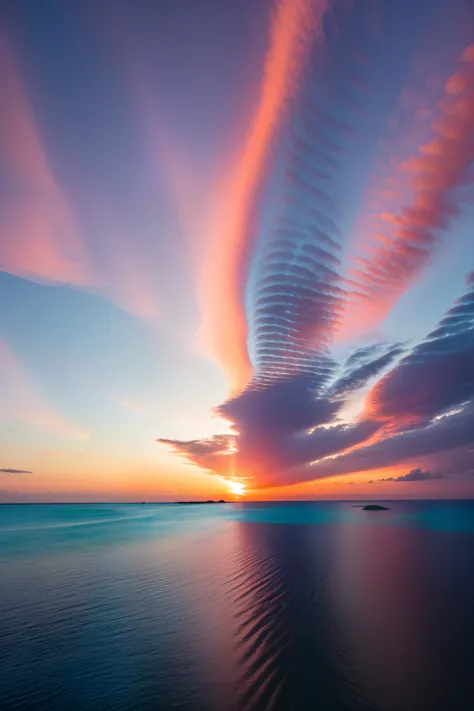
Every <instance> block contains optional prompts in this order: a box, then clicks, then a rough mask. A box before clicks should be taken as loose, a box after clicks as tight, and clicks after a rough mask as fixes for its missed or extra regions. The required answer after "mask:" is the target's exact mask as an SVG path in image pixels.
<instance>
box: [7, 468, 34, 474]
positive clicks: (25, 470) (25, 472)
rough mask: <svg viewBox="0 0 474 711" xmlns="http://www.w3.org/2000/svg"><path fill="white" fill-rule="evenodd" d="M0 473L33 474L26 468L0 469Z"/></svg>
mask: <svg viewBox="0 0 474 711" xmlns="http://www.w3.org/2000/svg"><path fill="white" fill-rule="evenodd" d="M0 474H33V472H32V471H29V470H28V469H0Z"/></svg>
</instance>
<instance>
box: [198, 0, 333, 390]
mask: <svg viewBox="0 0 474 711" xmlns="http://www.w3.org/2000/svg"><path fill="white" fill-rule="evenodd" d="M327 7H328V3H327V2H326V0H316V1H313V0H288V1H287V2H279V3H278V4H277V5H276V10H275V13H274V16H273V18H272V23H271V28H270V37H269V47H268V51H267V55H266V58H265V65H264V69H263V77H262V82H261V86H260V92H259V98H258V101H257V106H256V109H255V113H254V115H253V117H252V119H251V121H250V127H249V130H248V137H247V139H246V141H245V144H244V146H243V148H242V150H241V151H239V157H238V159H237V160H236V162H235V165H233V166H232V167H231V169H230V171H229V173H228V176H226V178H225V180H224V181H223V183H222V184H221V185H220V186H219V188H218V189H217V190H216V191H215V192H216V198H215V204H216V205H217V206H218V209H217V210H216V211H215V213H214V214H213V216H212V218H211V225H210V233H211V245H210V247H211V251H212V253H211V256H210V258H209V260H208V261H207V265H206V269H205V273H204V274H203V279H202V284H203V289H202V291H201V311H202V319H203V323H202V338H203V340H204V341H205V343H206V344H207V346H208V347H209V348H210V350H211V352H212V353H213V354H214V356H215V357H216V359H217V360H218V362H219V363H220V364H221V365H222V367H223V369H224V370H225V372H226V374H227V377H228V379H229V383H230V387H231V390H232V391H233V392H236V391H238V390H240V389H242V388H243V387H245V385H246V384H247V383H248V381H249V379H250V378H251V374H252V368H251V364H250V359H249V357H248V352H247V336H248V328H247V320H246V316H245V309H244V287H245V283H246V280H247V276H248V271H249V262H250V256H251V252H252V247H253V243H254V240H255V230H253V229H252V227H251V224H250V221H251V218H252V213H253V208H254V202H255V199H256V196H257V192H258V191H259V190H260V185H259V183H260V181H261V179H262V176H263V174H264V171H265V167H266V162H267V160H268V155H269V151H270V147H271V146H272V143H273V141H274V138H275V135H276V132H277V131H278V129H279V127H280V126H281V123H282V119H283V117H284V115H285V112H286V111H287V110H288V106H289V102H290V101H291V100H293V99H294V97H295V95H296V94H297V93H298V91H299V88H300V83H301V77H302V73H303V71H304V67H305V64H306V62H307V59H308V57H309V52H310V49H311V44H312V42H313V39H314V37H315V35H317V34H318V33H321V31H322V19H323V17H324V14H325V12H326V10H327Z"/></svg>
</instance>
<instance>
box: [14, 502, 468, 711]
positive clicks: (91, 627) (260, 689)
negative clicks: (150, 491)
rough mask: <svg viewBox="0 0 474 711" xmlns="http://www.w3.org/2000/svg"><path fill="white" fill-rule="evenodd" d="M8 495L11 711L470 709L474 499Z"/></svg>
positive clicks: (373, 710)
mask: <svg viewBox="0 0 474 711" xmlns="http://www.w3.org/2000/svg"><path fill="white" fill-rule="evenodd" d="M388 506H390V510H389V511H383V512H367V511H363V510H362V508H361V506H355V505H354V504H353V503H352V504H351V503H339V502H338V503H335V502H334V503H286V504H280V503H278V504H235V505H234V504H230V505H227V504H226V505H219V506H217V505H215V506H173V505H124V504H96V505H86V504H83V505H11V506H0V570H1V574H0V709H1V710H2V711H9V710H10V709H25V710H26V709H31V710H32V711H33V710H35V711H42V710H43V709H44V710H45V711H46V710H47V711H50V710H51V711H55V710H57V711H62V710H63V709H64V710H65V711H66V710H67V711H76V710H77V711H106V710H107V709H114V711H115V710H117V711H122V710H123V711H125V710H128V709H134V710H137V711H139V710H140V711H141V710H144V711H148V710H150V711H151V710H152V709H153V710H157V711H161V710H163V711H167V710H168V709H169V710H173V709H181V710H187V709H189V711H201V710H202V711H214V710H215V711H220V710H221V709H222V710H223V711H224V710H229V711H233V710H235V711H239V710H240V709H242V710H247V709H248V710H254V711H267V710H270V709H275V710H278V711H280V710H281V711H290V710H295V711H300V710H301V711H307V710H308V709H322V710H323V711H324V710H327V711H332V710H333V709H334V711H344V710H346V709H347V710H348V709H360V710H361V711H362V710H367V711H369V710H372V711H410V710H411V709H413V711H437V710H438V709H439V711H445V710H447V709H449V710H450V711H456V710H457V709H459V710H461V709H469V708H472V707H473V699H474V674H473V672H472V669H473V665H474V614H473V600H474V556H473V552H474V502H390V503H389V504H388Z"/></svg>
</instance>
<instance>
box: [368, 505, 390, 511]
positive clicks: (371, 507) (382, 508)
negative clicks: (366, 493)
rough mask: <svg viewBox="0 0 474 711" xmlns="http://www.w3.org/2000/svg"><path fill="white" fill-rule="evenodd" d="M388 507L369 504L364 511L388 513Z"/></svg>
mask: <svg viewBox="0 0 474 711" xmlns="http://www.w3.org/2000/svg"><path fill="white" fill-rule="evenodd" d="M388 510H389V508H388V506H380V505H379V504H368V505H367V506H364V508H363V509H362V511H388Z"/></svg>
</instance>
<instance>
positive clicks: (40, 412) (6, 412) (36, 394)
mask: <svg viewBox="0 0 474 711" xmlns="http://www.w3.org/2000/svg"><path fill="white" fill-rule="evenodd" d="M0 403H1V404H0V422H2V421H3V422H12V421H17V422H19V423H21V424H25V425H28V426H32V427H34V428H36V429H40V430H45V431H47V432H51V433H54V434H56V435H58V436H60V437H66V438H71V439H86V438H87V433H85V432H84V431H82V430H80V429H79V428H78V427H76V426H75V425H73V424H72V423H70V422H68V421H67V420H65V419H64V418H63V417H62V416H61V415H60V414H59V413H58V412H56V410H55V409H54V408H53V407H52V405H50V403H49V402H47V401H46V399H45V398H44V396H43V395H42V394H41V393H40V391H39V389H38V388H37V386H36V384H35V383H34V381H33V379H32V377H31V376H30V374H29V373H28V372H27V371H26V369H25V367H24V366H23V364H22V363H21V362H20V360H19V359H18V358H17V356H16V355H14V353H13V352H12V351H11V350H10V348H9V347H8V346H7V344H6V343H5V341H3V340H2V339H1V338H0Z"/></svg>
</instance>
